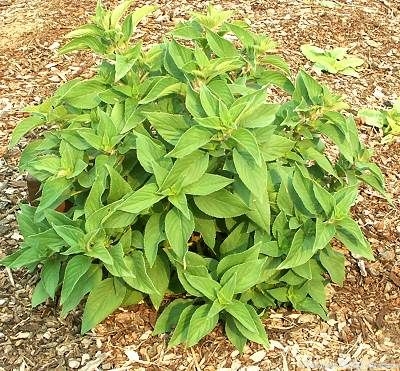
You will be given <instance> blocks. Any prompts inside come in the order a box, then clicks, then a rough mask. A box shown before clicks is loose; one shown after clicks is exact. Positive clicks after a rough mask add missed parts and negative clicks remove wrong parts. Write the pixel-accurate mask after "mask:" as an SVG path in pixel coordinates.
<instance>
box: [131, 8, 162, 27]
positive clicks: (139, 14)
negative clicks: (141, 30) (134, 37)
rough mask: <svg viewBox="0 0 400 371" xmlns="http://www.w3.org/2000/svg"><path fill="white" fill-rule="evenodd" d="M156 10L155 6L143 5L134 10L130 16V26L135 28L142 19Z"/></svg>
mask: <svg viewBox="0 0 400 371" xmlns="http://www.w3.org/2000/svg"><path fill="white" fill-rule="evenodd" d="M156 9H157V6H155V5H144V6H141V7H140V8H137V9H135V11H134V12H133V13H132V14H131V17H132V26H133V27H136V26H137V25H138V24H139V23H140V21H141V20H142V19H143V18H144V17H146V16H147V15H149V14H151V13H153V12H154V11H155V10H156Z"/></svg>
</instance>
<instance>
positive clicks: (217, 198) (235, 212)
mask: <svg viewBox="0 0 400 371" xmlns="http://www.w3.org/2000/svg"><path fill="white" fill-rule="evenodd" d="M194 202H195V204H196V206H197V207H198V208H199V209H200V210H201V211H202V212H203V213H205V214H207V215H210V216H214V217H216V218H231V217H234V216H239V215H243V214H245V213H246V212H248V211H250V209H249V208H248V207H247V206H246V204H245V203H244V202H243V201H242V200H241V199H240V198H239V197H238V196H236V195H234V194H232V193H230V192H228V191H227V190H225V189H221V190H219V191H217V192H214V193H210V194H209V195H207V196H195V197H194Z"/></svg>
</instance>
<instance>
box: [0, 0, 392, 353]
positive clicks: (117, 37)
mask: <svg viewBox="0 0 400 371" xmlns="http://www.w3.org/2000/svg"><path fill="white" fill-rule="evenodd" d="M130 3H131V1H126V2H124V3H122V4H121V5H119V6H118V7H117V8H116V9H114V10H112V11H111V10H106V9H105V8H103V7H102V5H101V4H100V3H99V4H98V6H97V9H96V14H95V16H94V17H93V20H92V23H90V24H87V25H85V26H82V27H80V28H79V29H77V30H75V31H73V32H71V33H70V34H69V36H70V37H71V38H72V40H71V41H70V42H69V43H68V44H66V45H65V46H64V47H63V49H62V51H63V52H70V51H73V50H80V49H90V50H91V51H93V52H95V53H97V54H98V55H99V56H101V58H102V62H101V64H100V65H99V67H98V70H97V74H96V75H95V76H94V77H93V78H90V79H87V80H81V79H76V80H73V81H69V82H67V83H66V84H64V85H62V86H61V87H60V88H59V89H58V90H57V91H56V93H55V94H54V95H53V96H52V97H50V98H49V99H47V100H46V101H45V102H44V103H42V104H40V105H38V106H34V107H30V108H29V109H28V112H31V116H30V117H28V118H26V119H25V120H23V121H22V122H21V123H20V124H19V125H18V127H17V128H16V129H15V131H14V133H13V137H12V140H11V145H15V144H16V143H17V142H18V141H19V140H20V138H21V137H22V136H24V135H25V134H26V133H27V132H29V131H31V130H32V129H34V128H36V127H40V126H46V127H47V130H44V131H43V130H42V131H40V137H39V139H36V140H34V141H31V142H30V143H29V144H28V145H27V147H26V148H25V149H24V151H23V153H22V156H21V171H24V172H27V173H28V174H30V175H31V176H33V177H35V178H36V179H38V180H39V181H40V183H41V196H40V200H39V203H38V205H37V206H30V205H29V204H22V205H21V212H20V213H19V214H18V222H19V227H20V230H21V233H22V235H23V237H24V240H23V242H22V244H21V246H20V249H19V250H18V251H17V252H15V253H14V254H12V255H10V256H8V257H6V258H5V259H3V260H2V262H1V263H2V264H3V265H6V266H8V267H11V268H20V267H27V268H28V269H30V270H34V269H39V270H40V281H39V282H38V283H37V285H36V288H35V290H34V292H33V298H32V304H33V306H36V305H38V304H40V303H43V302H45V301H46V300H47V299H48V298H50V299H54V298H55V297H56V295H57V296H59V304H60V306H61V315H62V316H66V315H67V314H68V312H70V311H71V310H72V309H74V308H75V307H76V306H77V305H78V304H79V303H80V302H81V300H83V299H84V298H85V297H86V295H88V297H87V301H86V306H85V309H84V313H83V322H82V333H85V332H87V331H88V330H89V329H91V328H93V327H94V326H95V325H96V324H97V323H99V322H100V321H102V320H103V319H104V318H105V317H106V316H107V315H108V314H110V313H111V312H113V311H114V310H116V309H117V308H118V307H120V306H125V305H129V304H133V303H136V302H138V301H140V300H142V299H143V298H145V297H146V298H147V297H148V298H149V300H150V301H151V302H152V304H153V305H154V307H155V308H157V309H158V308H160V306H161V305H163V300H164V298H166V297H167V298H175V300H173V301H172V302H170V303H169V305H168V306H167V307H166V308H165V309H164V310H163V311H162V313H161V315H160V316H159V318H158V321H157V324H156V326H155V330H154V333H155V334H159V333H163V332H170V331H172V332H173V333H172V337H171V339H170V342H169V346H174V345H177V344H179V343H184V344H186V345H187V346H192V345H194V344H196V343H197V342H198V341H199V340H200V339H201V338H203V337H204V336H205V335H206V334H208V333H209V332H210V331H211V330H212V329H213V328H214V327H215V326H216V325H217V323H218V322H219V321H221V322H223V323H224V326H225V331H226V335H227V336H228V338H229V339H230V340H231V341H232V343H233V344H234V345H235V346H236V347H237V348H238V349H240V350H242V349H243V346H244V344H245V343H246V341H247V340H248V339H249V340H251V341H254V342H257V343H260V344H263V345H264V346H267V345H268V340H267V335H266V332H265V330H264V327H263V325H262V322H261V321H260V318H259V315H260V313H263V311H264V310H265V309H266V308H272V307H276V306H282V305H288V306H290V307H293V308H295V309H296V310H301V311H309V312H313V313H316V314H318V315H319V316H321V317H322V318H325V317H326V312H327V309H326V306H325V285H326V284H327V283H328V282H329V281H333V282H335V283H337V284H341V283H342V282H343V279H344V257H343V255H342V254H341V253H340V252H338V251H336V250H335V249H334V248H332V247H331V244H330V242H331V241H332V239H334V238H336V239H337V240H339V241H341V242H343V244H344V245H345V246H346V247H347V248H348V249H349V250H350V251H351V252H352V253H353V254H357V255H360V256H363V257H365V258H368V259H373V253H372V250H371V248H370V246H369V244H368V241H367V240H366V239H365V237H364V236H363V234H362V232H361V230H360V228H359V226H358V225H357V223H356V222H355V221H354V220H353V219H352V217H351V215H350V212H349V210H350V207H351V205H352V204H353V203H354V202H355V199H356V197H357V193H358V186H359V184H360V182H365V183H368V184H369V185H371V186H372V187H374V188H375V189H377V190H378V191H379V192H381V193H384V189H383V179H382V174H381V172H380V170H379V168H378V167H377V166H376V165H375V164H373V163H371V162H369V158H370V153H369V151H368V150H366V149H365V148H364V147H363V145H361V144H360V141H359V137H358V133H357V129H356V126H355V123H354V120H353V118H352V117H351V116H349V115H346V114H343V113H342V112H343V110H345V109H346V107H347V105H346V104H345V103H344V102H343V100H342V99H341V98H340V97H339V96H337V95H333V94H332V93H330V92H329V91H328V89H327V88H325V87H323V86H321V85H320V84H319V83H318V82H317V81H315V80H314V79H313V78H311V77H310V76H309V75H308V74H307V73H305V72H304V71H300V72H299V73H298V75H297V77H296V78H295V79H292V78H291V74H290V71H289V68H288V66H287V64H286V63H285V62H284V60H283V59H282V58H280V57H279V56H277V55H275V54H272V53H273V52H274V48H275V45H274V43H273V42H272V41H271V40H270V39H269V38H268V37H266V36H261V35H258V34H256V33H253V32H252V31H251V30H250V29H249V27H248V25H247V24H245V23H244V22H240V21H229V19H230V16H231V12H226V11H221V10H220V9H215V8H213V7H209V9H208V12H207V14H205V15H203V14H197V13H195V14H193V17H192V18H191V19H190V20H189V21H186V22H183V23H181V24H178V25H177V26H176V27H175V28H174V29H173V30H172V31H171V32H170V33H169V34H168V35H167V36H166V38H165V39H164V41H163V42H162V43H160V44H157V45H154V46H151V47H150V48H149V49H147V48H143V47H142V45H141V42H140V41H137V40H136V41H135V42H134V43H132V42H131V37H132V35H133V33H134V31H135V28H136V26H137V24H138V23H139V21H140V20H141V19H142V18H143V17H144V16H146V15H147V14H149V13H150V12H152V11H153V10H154V8H153V7H151V6H145V7H143V8H140V9H137V10H136V11H135V12H134V13H132V14H130V15H129V16H128V17H126V18H125V20H124V21H123V22H122V23H121V17H122V14H123V13H124V12H125V11H126V10H127V9H128V7H129V5H130ZM327 143H331V147H332V148H335V147H336V148H337V152H338V155H336V156H335V155H328V154H327V146H326V144H327ZM65 201H68V202H69V204H70V205H72V207H71V208H69V209H67V210H65V212H58V211H56V210H55V208H57V207H58V206H59V205H60V204H62V203H63V202H65Z"/></svg>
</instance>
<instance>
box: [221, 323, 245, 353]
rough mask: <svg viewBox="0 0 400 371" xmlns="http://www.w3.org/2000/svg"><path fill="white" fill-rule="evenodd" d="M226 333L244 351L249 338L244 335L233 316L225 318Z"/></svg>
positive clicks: (238, 348) (236, 346) (240, 350)
mask: <svg viewBox="0 0 400 371" xmlns="http://www.w3.org/2000/svg"><path fill="white" fill-rule="evenodd" d="M225 333H226V336H227V337H228V339H229V341H230V342H231V343H232V344H233V345H234V346H235V348H236V349H237V350H238V351H239V352H240V353H243V350H244V346H245V345H246V342H247V338H246V337H245V336H244V335H242V333H241V332H240V331H239V329H238V328H237V326H236V324H235V320H234V317H233V316H227V317H226V320H225Z"/></svg>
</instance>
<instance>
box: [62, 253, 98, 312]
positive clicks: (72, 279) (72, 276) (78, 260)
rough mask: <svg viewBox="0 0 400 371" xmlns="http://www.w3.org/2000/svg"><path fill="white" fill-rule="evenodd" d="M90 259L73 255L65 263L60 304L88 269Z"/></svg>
mask: <svg viewBox="0 0 400 371" xmlns="http://www.w3.org/2000/svg"><path fill="white" fill-rule="evenodd" d="M91 265H92V259H91V258H89V257H88V256H84V255H76V256H73V257H72V258H71V259H70V260H69V261H68V263H67V267H66V268H65V273H64V281H63V285H62V290H61V299H60V304H61V305H63V304H64V303H65V302H66V300H67V299H68V297H69V296H70V295H71V293H72V291H73V290H74V288H75V286H76V285H77V283H78V281H79V279H80V278H81V277H82V276H83V275H84V274H85V273H86V272H87V271H88V270H89V268H90V267H91Z"/></svg>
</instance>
